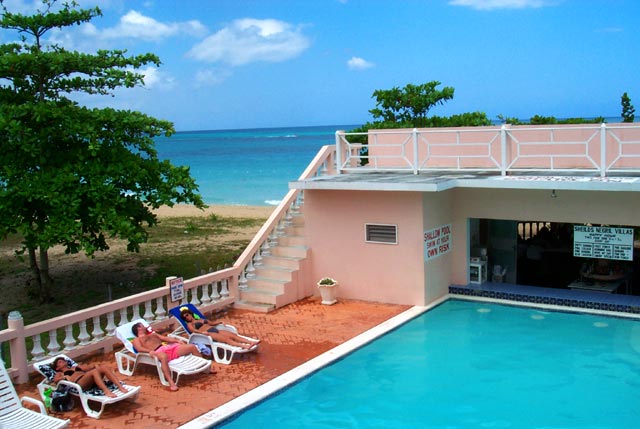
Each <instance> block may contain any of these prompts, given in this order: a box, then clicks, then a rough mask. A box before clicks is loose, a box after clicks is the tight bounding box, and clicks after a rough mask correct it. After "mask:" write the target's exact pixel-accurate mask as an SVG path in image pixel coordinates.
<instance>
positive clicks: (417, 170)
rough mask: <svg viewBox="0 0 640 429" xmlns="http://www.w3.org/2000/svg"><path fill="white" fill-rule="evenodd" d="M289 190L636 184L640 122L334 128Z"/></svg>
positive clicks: (617, 187)
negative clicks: (330, 142)
mask: <svg viewBox="0 0 640 429" xmlns="http://www.w3.org/2000/svg"><path fill="white" fill-rule="evenodd" d="M316 163H317V164H322V166H321V168H318V172H319V173H318V174H316V175H315V176H314V177H310V176H309V175H303V177H305V179H304V180H302V179H301V180H297V181H293V182H291V183H290V185H289V186H290V188H292V189H333V190H339V189H343V190H389V191H419V192H438V191H444V190H447V189H451V188H454V187H466V188H501V189H562V190H598V191H634V192H635V191H638V190H640V126H639V125H637V124H633V123H631V124H628V123H620V124H604V123H603V124H580V125H552V126H547V125H544V126H532V125H526V126H511V125H503V126H501V127H496V126H491V127H462V128H427V129H386V130H369V131H368V132H363V133H345V132H343V131H338V132H336V142H335V146H333V147H332V148H330V149H327V150H326V151H325V153H324V155H323V157H320V158H317V159H316Z"/></svg>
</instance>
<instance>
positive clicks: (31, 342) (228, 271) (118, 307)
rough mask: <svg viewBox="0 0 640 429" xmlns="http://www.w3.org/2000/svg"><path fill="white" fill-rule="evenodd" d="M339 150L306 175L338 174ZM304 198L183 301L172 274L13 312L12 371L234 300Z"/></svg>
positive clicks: (4, 339) (3, 339) (322, 155)
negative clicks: (30, 317) (120, 293)
mask: <svg viewBox="0 0 640 429" xmlns="http://www.w3.org/2000/svg"><path fill="white" fill-rule="evenodd" d="M334 154H335V153H334V148H333V147H332V146H325V147H323V148H322V149H321V150H320V152H319V154H318V155H317V156H316V158H315V159H314V160H313V161H312V163H311V164H310V165H309V167H308V168H307V169H306V170H305V172H304V173H303V174H302V175H301V176H300V178H301V179H305V178H309V177H314V176H315V175H317V174H335V171H336V160H335V157H334ZM303 203H304V197H303V194H302V192H301V191H297V190H292V191H290V192H289V193H287V195H286V196H285V198H284V199H283V200H282V202H281V203H280V205H279V206H278V207H277V208H276V209H275V210H274V211H273V213H272V215H271V216H270V217H269V219H268V220H267V222H266V223H265V224H264V225H263V227H262V228H261V229H260V231H259V232H258V234H256V236H255V237H254V239H253V240H252V241H251V243H249V245H248V246H247V248H246V250H245V251H244V252H243V253H242V255H240V257H239V258H238V260H237V261H236V263H235V264H234V265H233V266H232V267H230V268H225V269H222V270H218V271H215V272H212V271H213V270H212V269H211V268H210V269H209V271H210V272H209V273H204V274H202V275H200V276H199V277H195V278H192V279H187V280H184V281H183V283H184V290H185V294H184V297H183V299H182V300H181V302H172V301H171V293H170V288H169V280H170V279H171V278H168V279H167V284H166V285H165V286H164V287H160V288H157V289H154V290H151V291H147V292H142V293H139V294H136V295H132V296H129V297H126V298H122V299H118V300H114V301H111V302H108V303H106V304H101V305H98V306H95V307H91V308H87V309H84V310H80V311H77V312H74V313H71V314H68V315H64V316H60V317H56V318H54V319H49V320H45V321H42V322H38V323H34V324H31V325H27V326H25V325H24V323H23V319H22V316H21V315H20V314H19V313H18V312H11V313H10V314H9V317H8V328H7V329H5V330H2V331H0V346H3V345H5V344H8V345H9V355H10V366H9V365H8V366H7V371H8V372H9V374H10V375H11V377H12V378H14V379H15V381H17V382H18V383H23V382H26V381H27V380H28V376H29V372H31V371H33V364H34V363H35V362H37V361H39V360H42V359H45V358H47V357H48V356H52V355H55V354H57V353H60V352H62V351H64V353H65V354H67V355H68V356H70V357H72V358H73V357H77V356H80V355H83V354H87V353H91V352H93V351H96V350H102V351H109V350H112V348H113V345H114V344H117V343H118V341H117V339H116V338H115V331H116V328H117V327H118V326H120V325H123V324H126V323H128V322H130V321H132V320H135V319H138V318H143V319H145V320H146V321H147V322H149V323H153V324H154V326H155V327H156V328H158V329H163V328H165V327H167V326H168V325H170V324H173V322H171V321H170V319H169V318H168V317H167V314H168V310H169V309H171V308H172V307H175V306H177V305H180V304H182V303H186V302H190V303H192V304H194V305H196V306H197V307H199V308H200V309H201V310H202V311H203V312H209V311H212V310H215V309H218V308H223V307H226V306H228V305H231V304H232V303H233V302H235V300H236V299H237V297H238V294H239V289H240V288H242V287H246V283H247V277H250V276H251V272H252V271H254V270H255V266H256V265H257V264H260V261H261V258H262V257H263V256H265V255H269V254H270V249H271V247H273V246H274V245H275V244H276V243H277V239H278V233H279V232H280V233H281V232H282V229H284V228H286V226H287V225H290V224H291V222H292V216H295V215H296V214H298V213H299V212H300V207H301V206H302V205H303Z"/></svg>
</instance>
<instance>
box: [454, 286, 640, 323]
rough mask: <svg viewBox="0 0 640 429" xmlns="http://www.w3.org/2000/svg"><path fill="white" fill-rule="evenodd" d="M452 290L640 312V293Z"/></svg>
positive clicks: (488, 288)
mask: <svg viewBox="0 0 640 429" xmlns="http://www.w3.org/2000/svg"><path fill="white" fill-rule="evenodd" d="M449 293H450V294H451V295H454V296H455V295H461V296H466V297H476V298H490V299H500V300H505V301H513V302H521V303H530V304H544V305H555V306H562V307H569V308H576V309H583V310H584V309H589V310H601V311H612V312H616V313H629V314H634V315H638V314H640V296H634V295H622V294H608V293H603V292H590V291H577V290H567V289H553V288H544V287H537V286H522V285H514V284H507V283H491V282H487V283H483V284H481V285H476V284H469V285H451V286H449Z"/></svg>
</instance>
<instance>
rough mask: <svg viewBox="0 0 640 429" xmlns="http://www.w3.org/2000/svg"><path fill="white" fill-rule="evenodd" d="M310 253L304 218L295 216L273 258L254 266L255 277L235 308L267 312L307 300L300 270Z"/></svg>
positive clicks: (242, 291) (278, 244)
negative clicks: (306, 239) (306, 240)
mask: <svg viewBox="0 0 640 429" xmlns="http://www.w3.org/2000/svg"><path fill="white" fill-rule="evenodd" d="M307 252H308V248H307V246H306V242H305V237H304V216H303V215H302V214H295V215H293V216H292V221H291V225H290V226H286V227H285V228H284V234H283V235H282V236H281V237H279V238H278V242H277V244H275V245H274V246H273V247H271V248H270V255H262V262H261V264H260V265H257V266H255V276H253V277H251V278H247V288H244V289H239V300H238V301H236V302H235V304H234V307H235V308H239V309H243V310H251V311H257V312H263V313H268V312H270V311H273V310H275V309H276V308H280V307H283V306H285V305H287V304H290V303H292V302H295V301H298V300H300V299H302V298H304V297H305V293H304V290H305V288H304V285H303V284H302V276H300V269H301V268H302V266H303V265H304V262H305V260H306V258H307Z"/></svg>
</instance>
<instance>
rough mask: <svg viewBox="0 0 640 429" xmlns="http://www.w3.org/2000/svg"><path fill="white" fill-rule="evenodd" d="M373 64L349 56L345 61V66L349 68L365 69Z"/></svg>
mask: <svg viewBox="0 0 640 429" xmlns="http://www.w3.org/2000/svg"><path fill="white" fill-rule="evenodd" d="M374 65H375V64H373V63H372V62H369V61H367V60H365V59H363V58H360V57H351V59H350V60H349V61H347V66H348V67H349V69H351V70H365V69H369V68H371V67H373V66H374Z"/></svg>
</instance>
